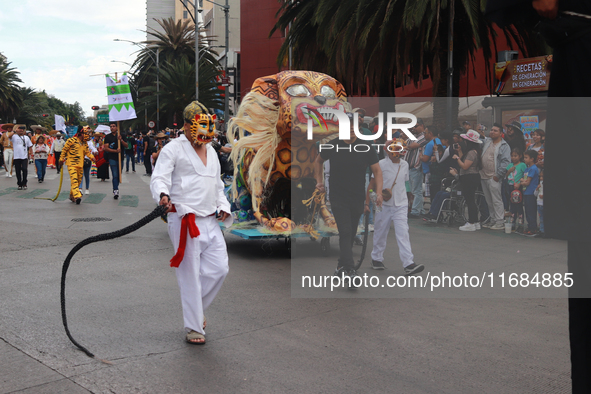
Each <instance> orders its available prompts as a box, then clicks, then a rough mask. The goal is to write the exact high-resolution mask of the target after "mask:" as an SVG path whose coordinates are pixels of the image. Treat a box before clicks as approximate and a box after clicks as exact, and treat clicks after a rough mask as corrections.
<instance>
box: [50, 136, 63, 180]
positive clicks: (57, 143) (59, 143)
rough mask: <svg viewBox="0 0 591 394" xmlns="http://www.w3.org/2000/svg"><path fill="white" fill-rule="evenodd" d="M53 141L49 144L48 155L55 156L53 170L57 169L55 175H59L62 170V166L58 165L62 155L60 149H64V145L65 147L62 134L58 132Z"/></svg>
mask: <svg viewBox="0 0 591 394" xmlns="http://www.w3.org/2000/svg"><path fill="white" fill-rule="evenodd" d="M55 138H56V139H55V140H54V141H53V143H52V144H51V150H50V154H53V155H54V156H55V168H56V169H57V173H58V174H59V173H60V171H61V169H62V164H61V163H60V156H61V155H62V149H64V145H66V140H65V139H64V138H63V134H62V133H60V132H58V133H57V134H56V135H55Z"/></svg>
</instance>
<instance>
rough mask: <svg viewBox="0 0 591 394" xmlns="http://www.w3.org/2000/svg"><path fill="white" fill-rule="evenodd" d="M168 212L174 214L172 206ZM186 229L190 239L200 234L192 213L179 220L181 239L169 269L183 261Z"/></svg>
mask: <svg viewBox="0 0 591 394" xmlns="http://www.w3.org/2000/svg"><path fill="white" fill-rule="evenodd" d="M169 212H176V208H175V206H174V204H173V205H172V208H171V210H170V211H169ZM213 215H215V213H214V214H212V215H209V216H213ZM187 229H188V230H189V235H190V236H191V238H195V237H197V236H199V234H200V232H199V227H197V224H195V214H194V213H188V214H186V215H185V216H183V218H182V219H181V238H180V240H179V248H178V249H177V251H176V254H175V255H174V257H173V258H172V259H170V266H171V267H174V268H178V266H179V265H180V264H181V261H183V258H184V257H185V247H186V246H187Z"/></svg>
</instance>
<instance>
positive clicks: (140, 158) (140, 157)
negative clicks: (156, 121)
mask: <svg viewBox="0 0 591 394" xmlns="http://www.w3.org/2000/svg"><path fill="white" fill-rule="evenodd" d="M135 145H136V148H135V150H136V151H137V164H140V163H143V162H144V141H143V134H141V133H140V134H138V136H137V137H136V139H135Z"/></svg>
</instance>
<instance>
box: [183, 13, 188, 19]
mask: <svg viewBox="0 0 591 394" xmlns="http://www.w3.org/2000/svg"><path fill="white" fill-rule="evenodd" d="M188 17H189V13H188V12H187V11H183V19H187V18H188Z"/></svg>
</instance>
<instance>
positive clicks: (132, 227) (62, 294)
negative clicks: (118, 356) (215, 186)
mask: <svg viewBox="0 0 591 394" xmlns="http://www.w3.org/2000/svg"><path fill="white" fill-rule="evenodd" d="M165 212H166V207H165V206H163V205H159V206H158V207H156V209H154V210H153V211H152V212H150V213H149V214H148V215H147V216H145V217H143V218H142V219H140V220H138V221H137V222H135V223H133V224H132V225H130V226H127V227H125V228H123V229H121V230H117V231H114V232H112V233H106V234H99V235H95V236H93V237H90V238H86V239H85V240H83V241H81V242H79V243H78V244H77V245H76V246H74V247H73V248H72V250H71V251H70V253H68V256H67V257H66V259H65V260H64V265H63V266H62V281H61V292H60V301H61V304H62V321H63V323H64V328H65V329H66V334H67V335H68V338H69V339H70V341H72V343H73V344H74V345H75V346H76V347H77V348H78V349H80V350H82V351H83V352H84V353H85V354H86V355H87V356H88V357H91V358H96V357H95V355H94V354H92V353H91V352H90V351H89V350H88V349H86V348H85V347H84V346H82V345H80V344H79V343H78V342H76V340H75V339H74V338H73V337H72V334H70V330H69V328H68V320H67V318H66V273H67V272H68V268H69V267H70V261H71V260H72V257H74V255H75V254H76V252H78V251H79V250H80V249H82V248H83V247H84V246H86V245H88V244H91V243H94V242H99V241H108V240H110V239H114V238H119V237H122V236H124V235H127V234H129V233H132V232H134V231H136V230H138V229H140V228H142V227H144V226H145V225H146V224H148V223H150V222H151V221H152V220H154V219H156V218H157V217H159V216H162V215H163V214H164V213H165ZM101 361H103V362H105V363H107V364H110V362H108V361H105V360H101Z"/></svg>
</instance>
